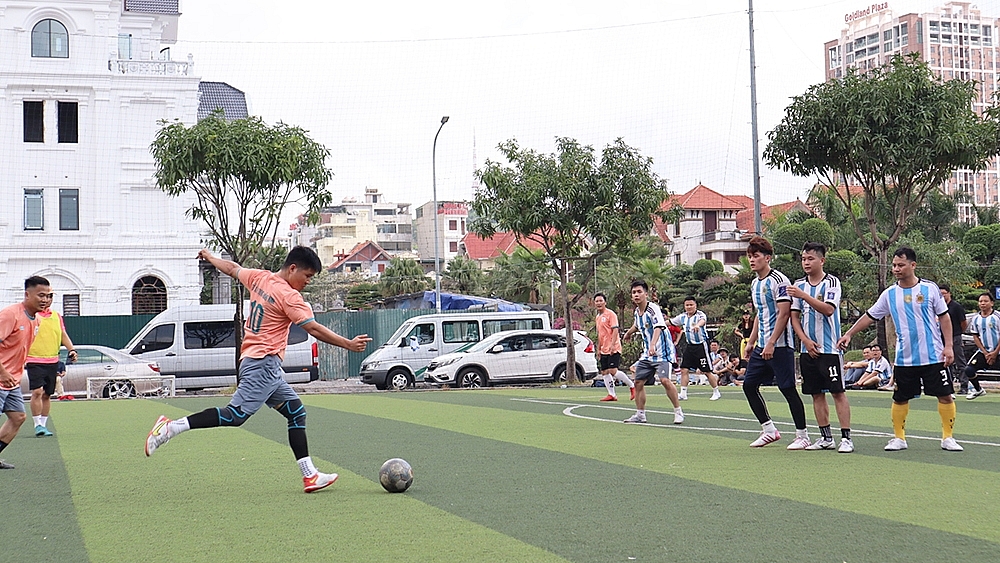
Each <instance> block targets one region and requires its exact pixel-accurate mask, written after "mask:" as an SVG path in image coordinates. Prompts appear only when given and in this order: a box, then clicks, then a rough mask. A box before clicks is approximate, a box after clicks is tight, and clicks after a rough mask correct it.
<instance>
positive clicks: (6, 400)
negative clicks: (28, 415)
mask: <svg viewBox="0 0 1000 563" xmlns="http://www.w3.org/2000/svg"><path fill="white" fill-rule="evenodd" d="M0 412H24V397H23V396H21V387H20V386H17V387H15V388H13V389H11V390H10V391H4V390H3V389H0Z"/></svg>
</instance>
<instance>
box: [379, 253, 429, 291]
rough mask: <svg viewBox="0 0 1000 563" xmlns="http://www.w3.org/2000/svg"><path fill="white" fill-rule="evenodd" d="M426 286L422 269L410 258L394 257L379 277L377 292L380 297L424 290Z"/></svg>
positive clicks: (425, 277) (425, 278)
mask: <svg viewBox="0 0 1000 563" xmlns="http://www.w3.org/2000/svg"><path fill="white" fill-rule="evenodd" d="M427 286H428V283H427V276H426V275H424V270H423V269H422V268H421V267H420V264H417V261H416V260H414V259H412V258H400V257H399V256H396V257H394V258H393V259H392V260H390V261H389V265H388V266H386V268H385V271H384V272H382V276H381V277H380V278H379V292H380V293H381V294H382V297H393V296H395V295H406V294H407V293H416V292H418V291H424V290H425V289H427Z"/></svg>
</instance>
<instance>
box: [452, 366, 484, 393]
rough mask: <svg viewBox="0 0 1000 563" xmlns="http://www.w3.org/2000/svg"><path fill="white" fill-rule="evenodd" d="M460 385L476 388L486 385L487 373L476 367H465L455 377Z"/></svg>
mask: <svg viewBox="0 0 1000 563" xmlns="http://www.w3.org/2000/svg"><path fill="white" fill-rule="evenodd" d="M455 380H456V381H457V382H458V386H459V387H467V388H470V389H476V388H479V387H486V375H485V374H484V373H483V372H481V371H479V370H478V369H476V368H465V369H463V370H462V371H460V372H458V376H456V377H455Z"/></svg>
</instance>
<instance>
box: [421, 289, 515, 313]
mask: <svg viewBox="0 0 1000 563" xmlns="http://www.w3.org/2000/svg"><path fill="white" fill-rule="evenodd" d="M482 306H485V307H490V308H492V307H496V310H497V311H513V312H516V311H523V310H524V307H522V306H521V305H518V304H517V303H511V302H510V301H504V300H503V299H490V298H486V297H472V296H469V295H459V294H457V293H445V292H443V291H442V292H441V310H442V311H464V310H466V309H469V308H471V307H482ZM421 308H422V309H433V308H434V292H433V291H425V292H424V299H423V305H422V307H421Z"/></svg>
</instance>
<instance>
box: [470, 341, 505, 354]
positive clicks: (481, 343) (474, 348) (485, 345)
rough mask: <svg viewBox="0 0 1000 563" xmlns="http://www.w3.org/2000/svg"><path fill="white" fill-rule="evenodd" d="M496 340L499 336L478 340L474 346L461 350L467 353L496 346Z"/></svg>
mask: <svg viewBox="0 0 1000 563" xmlns="http://www.w3.org/2000/svg"><path fill="white" fill-rule="evenodd" d="M497 340H499V338H487V339H486V340H480V341H479V342H478V343H477V344H476V345H475V346H472V347H471V348H469V349H468V350H462V351H463V352H467V353H472V352H483V351H486V350H489V349H490V348H492V347H494V346H496V344H497Z"/></svg>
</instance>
